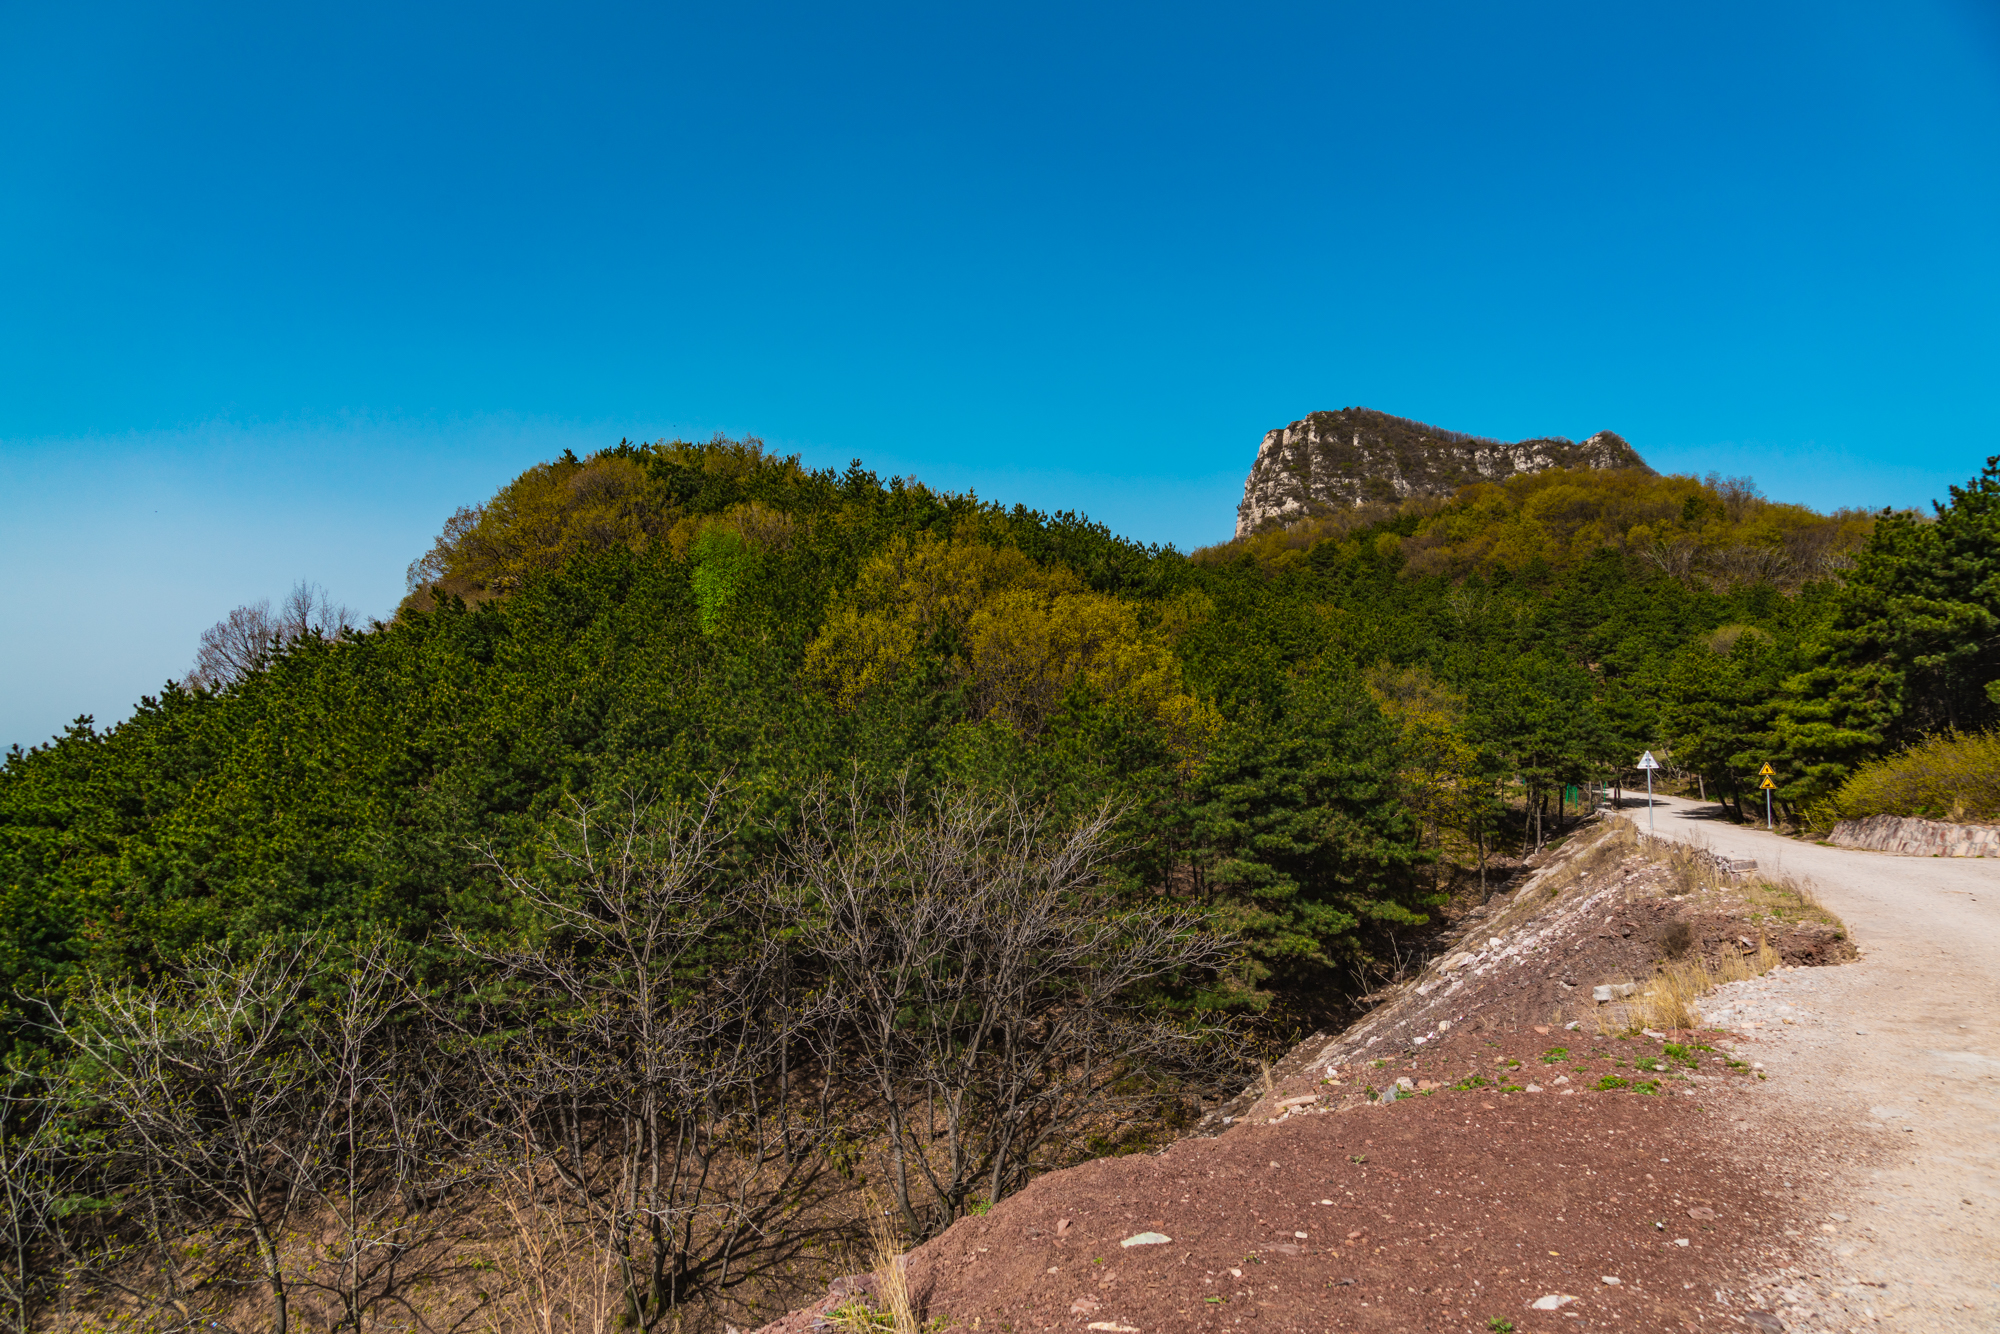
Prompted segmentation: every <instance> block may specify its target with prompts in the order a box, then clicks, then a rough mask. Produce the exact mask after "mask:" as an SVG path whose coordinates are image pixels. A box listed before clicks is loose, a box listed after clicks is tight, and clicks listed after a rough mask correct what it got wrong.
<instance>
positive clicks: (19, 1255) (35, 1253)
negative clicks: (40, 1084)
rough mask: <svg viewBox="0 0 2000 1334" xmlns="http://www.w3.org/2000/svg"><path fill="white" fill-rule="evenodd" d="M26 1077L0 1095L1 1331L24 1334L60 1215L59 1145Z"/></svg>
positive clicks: (46, 1108) (43, 1102) (44, 1105)
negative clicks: (3, 1304) (3, 1306)
mask: <svg viewBox="0 0 2000 1334" xmlns="http://www.w3.org/2000/svg"><path fill="white" fill-rule="evenodd" d="M50 1110H51V1108H50V1104H49V1100H48V1098H47V1097H45V1096H43V1095H42V1093H41V1091H40V1090H39V1089H38V1088H36V1087H34V1086H33V1085H32V1084H31V1083H30V1081H29V1079H28V1077H26V1076H15V1077H14V1081H13V1083H12V1084H11V1085H10V1086H9V1087H8V1088H7V1089H6V1090H5V1091H0V1302H4V1303H5V1309H4V1311H0V1330H6V1331H9V1334H28V1331H29V1330H31V1329H33V1328H34V1325H35V1316H36V1311H37V1307H38V1303H39V1300H40V1298H41V1297H42V1296H43V1295H44V1292H43V1288H44V1286H45V1285H44V1272H45V1271H44V1266H43V1264H42V1263H41V1262H42V1261H44V1260H45V1259H46V1258H47V1252H49V1251H51V1250H53V1249H54V1246H53V1244H52V1243H53V1241H54V1236H55V1230H56V1227H57V1225H58V1218H59V1216H60V1213H61V1205H62V1195H63V1192H62V1188H61V1180H60V1175H59V1173H60V1141H59V1139H58V1137H57V1135H56V1133H55V1132H56V1128H55V1125H54V1124H53V1122H52V1121H51V1120H50V1117H49V1112H50Z"/></svg>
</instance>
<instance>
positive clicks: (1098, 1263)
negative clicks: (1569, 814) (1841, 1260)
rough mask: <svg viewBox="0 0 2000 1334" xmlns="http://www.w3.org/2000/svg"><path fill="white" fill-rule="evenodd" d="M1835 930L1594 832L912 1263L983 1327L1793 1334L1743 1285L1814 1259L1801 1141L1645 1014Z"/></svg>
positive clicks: (1699, 1044)
mask: <svg viewBox="0 0 2000 1334" xmlns="http://www.w3.org/2000/svg"><path fill="white" fill-rule="evenodd" d="M1817 917H1823V914H1817V915H1816V914H1813V913H1811V912H1810V911H1809V910H1808V909H1807V908H1806V907H1805V906H1804V905H1800V904H1797V903H1794V904H1792V905H1791V906H1790V908H1787V907H1786V906H1785V905H1784V904H1783V903H1774V902H1773V900H1772V898H1771V896H1770V895H1768V894H1766V895H1763V896H1761V897H1760V895H1759V894H1758V893H1757V892H1756V891H1755V890H1754V889H1753V887H1752V886H1751V885H1750V884H1749V883H1748V882H1745V883H1744V884H1741V885H1739V884H1735V883H1732V882H1731V881H1730V878H1729V877H1727V876H1726V875H1718V874H1716V873H1715V868H1713V867H1703V866H1701V865H1696V864H1691V863H1689V862H1688V861H1687V860H1686V859H1685V858H1683V859H1680V860H1678V861H1677V860H1675V859H1674V858H1672V857H1662V856H1660V855H1657V854H1654V853H1648V852H1646V851H1643V850H1641V849H1640V848H1639V847H1638V846H1637V845H1636V844H1635V843H1634V841H1633V840H1632V838H1631V837H1630V836H1629V834H1628V833H1627V832H1624V831H1622V830H1621V829H1619V828H1602V829H1594V830H1590V831H1587V832H1586V834H1585V835H1584V836H1582V837H1579V838H1578V839H1576V840H1573V841H1572V843H1571V844H1570V845H1569V846H1568V847H1566V848H1565V849H1563V850H1561V851H1560V852H1559V853H1557V854H1556V855H1555V856H1554V857H1553V858H1552V859H1551V860H1550V861H1549V863H1548V864H1547V865H1545V866H1543V867H1542V868H1540V869H1539V870H1537V871H1536V872H1535V873H1534V875H1533V876H1532V877H1530V878H1529V879H1528V880H1527V881H1526V883H1525V884H1523V885H1522V886H1521V887H1520V888H1519V889H1517V890H1515V891H1513V892H1512V893H1510V894H1508V895H1505V896H1503V897H1501V898H1498V899H1496V900H1494V901H1493V902H1492V903H1491V904H1489V905H1488V907H1487V910H1486V911H1485V912H1483V913H1482V914H1480V915H1479V918H1478V920H1477V921H1476V922H1475V923H1474V924H1473V925H1472V927H1471V929H1470V930H1469V931H1467V932H1466V933H1465V935H1464V936H1463V937H1462V938H1461V939H1460V940H1459V942H1458V944H1457V947H1456V948H1454V949H1453V950H1451V951H1450V952H1449V953H1447V954H1446V955H1444V956H1443V957H1442V958H1440V959H1439V960H1437V961H1436V962H1434V963H1433V964H1432V965H1431V966H1430V967H1429V968H1427V969H1426V970H1425V971H1424V973H1423V974H1422V975H1421V976H1419V977H1418V978H1415V979H1413V980H1411V981H1410V982H1409V983H1407V984H1405V985H1404V986H1403V987H1401V988H1400V989H1399V990H1398V991H1397V993H1396V994H1394V995H1393V996H1392V997H1391V998H1389V999H1388V1000H1387V1001H1386V1002H1385V1003H1384V1004H1382V1005H1381V1006H1379V1007H1378V1008H1377V1009H1376V1010H1375V1011H1374V1012H1372V1013H1371V1014H1370V1015H1369V1016H1368V1017H1367V1018H1365V1019H1363V1020H1362V1021H1361V1022H1360V1023H1358V1024H1356V1025H1354V1026H1353V1027H1352V1028H1351V1029H1349V1030H1348V1031H1346V1032H1345V1033H1342V1034H1340V1035H1338V1036H1337V1037H1331V1038H1329V1037H1326V1036H1324V1035H1318V1036H1316V1037H1315V1038H1314V1039H1312V1040H1309V1041H1308V1042H1306V1043H1303V1044H1301V1045H1300V1047H1299V1048H1298V1049H1297V1050H1295V1051H1294V1052H1293V1053H1291V1054H1290V1055H1289V1056H1288V1057H1287V1058H1286V1059H1285V1060H1284V1061H1282V1062H1280V1063H1279V1065H1277V1066H1276V1067H1274V1068H1273V1069H1272V1071H1271V1073H1270V1076H1269V1077H1268V1079H1266V1080H1262V1081H1260V1082H1259V1084H1258V1085H1257V1086H1256V1087H1254V1088H1252V1089H1249V1090H1246V1091H1245V1093H1244V1094H1243V1095H1242V1096H1241V1097H1239V1098H1238V1099H1236V1100H1235V1101H1234V1102H1233V1103H1231V1104H1230V1105H1228V1106H1226V1107H1223V1108H1221V1109H1218V1110H1217V1111H1216V1112H1215V1113H1213V1114H1212V1115H1211V1117H1209V1118H1208V1119H1207V1120H1205V1121H1204V1123H1203V1125H1202V1126H1201V1127H1199V1128H1198V1129H1197V1131H1196V1132H1195V1133H1194V1134H1191V1135H1190V1136H1189V1137H1187V1138H1185V1139H1183V1140H1181V1141H1179V1142H1178V1143H1176V1144H1174V1145H1173V1146H1171V1147H1170V1148H1169V1149H1167V1150H1165V1151H1164V1152H1162V1153H1159V1154H1150V1155H1145V1156H1136V1157H1127V1158H1112V1159H1102V1160H1099V1161H1097V1162H1092V1163H1087V1164H1084V1165H1083V1166H1080V1167H1076V1168H1073V1169H1070V1170H1068V1171H1063V1172H1055V1173H1050V1174H1048V1175H1047V1176H1044V1177H1041V1178H1039V1179H1038V1180H1036V1181H1035V1182H1034V1183H1032V1184H1031V1185H1030V1186H1029V1187H1028V1188H1027V1189H1025V1190H1023V1191H1022V1192H1020V1193H1019V1194H1018V1195H1015V1196H1013V1197H1011V1198H1009V1199H1007V1200H1005V1201H1003V1202H1001V1204H999V1205H998V1206H997V1207H995V1208H994V1209H993V1210H992V1211H991V1213H989V1214H988V1215H986V1216H984V1217H977V1218H968V1219H965V1220H962V1221H961V1222H959V1223H958V1224H957V1225H955V1226H954V1227H952V1228H951V1229H950V1230H949V1231H947V1232H946V1233H945V1234H944V1235H943V1236H941V1237H938V1238H936V1239H934V1240H932V1241H931V1242H929V1243H927V1244H926V1245H924V1246H922V1247H919V1248H918V1249H917V1250H915V1251H913V1252H912V1253H911V1254H910V1255H909V1256H908V1257H907V1260H906V1267H907V1275H908V1279H909V1282H910V1285H911V1289H912V1293H913V1296H914V1298H915V1301H916V1305H917V1308H918V1310H919V1312H920V1314H922V1315H923V1316H925V1317H926V1318H928V1319H930V1320H932V1321H934V1322H936V1323H935V1326H934V1327H936V1328H942V1329H965V1330H977V1331H981V1332H982V1334H984V1331H988V1330H999V1331H1005V1332H1007V1334H1012V1332H1013V1331H1026V1330H1035V1329H1073V1330H1098V1331H1140V1332H1142V1334H1146V1332H1150V1331H1163V1330H1211V1329H1213V1330H1220V1329H1224V1328H1227V1327H1230V1326H1235V1325H1240V1324H1245V1323H1249V1324H1251V1325H1253V1326H1254V1327H1264V1328H1270V1329H1284V1330H1289V1329H1298V1330H1314V1331H1317V1330H1323V1329H1326V1328H1329V1327H1333V1328H1353V1329H1359V1330H1372V1329H1380V1330H1384V1331H1388V1330H1395V1331H1410V1330H1425V1331H1433V1330H1435V1331H1445V1330H1454V1331H1455V1330H1465V1331H1469V1332H1476V1331H1487V1330H1503V1329H1514V1330H1518V1331H1522V1334H1527V1332H1528V1331H1553V1330H1558V1329H1578V1328H1606V1327H1612V1328H1619V1329H1624V1330H1660V1329H1676V1328H1683V1327H1684V1328H1687V1329H1696V1328H1704V1327H1707V1326H1709V1325H1714V1324H1716V1323H1717V1322H1718V1321H1720V1322H1722V1325H1723V1327H1730V1326H1735V1327H1739V1328H1740V1327H1742V1325H1743V1322H1745V1321H1748V1322H1749V1323H1750V1325H1751V1327H1753V1328H1765V1329H1768V1328H1773V1327H1774V1326H1773V1325H1771V1324H1768V1323H1764V1322H1768V1321H1769V1320H1771V1319H1772V1317H1770V1316H1769V1315H1767V1314H1765V1313H1764V1312H1762V1311H1761V1310H1759V1309H1758V1304H1759V1302H1760V1301H1761V1300H1762V1298H1761V1297H1758V1296H1755V1295H1752V1293H1751V1289H1750V1287H1749V1278H1748V1276H1749V1275H1751V1274H1753V1273H1768V1272H1770V1271H1771V1270H1772V1269H1773V1268H1774V1267H1777V1266H1782V1265H1784V1264H1786V1263H1788V1262H1789V1261H1790V1260H1791V1259H1792V1258H1793V1257H1794V1253H1795V1248H1796V1246H1797V1245H1798V1244H1799V1243H1798V1238H1799V1237H1800V1236H1801V1235H1802V1234H1803V1231H1804V1227H1803V1225H1802V1224H1801V1222H1800V1220H1801V1219H1802V1218H1804V1217H1805V1216H1806V1214H1807V1213H1808V1212H1810V1210H1811V1208H1812V1205H1813V1201H1812V1200H1810V1199H1808V1198H1807V1197H1806V1196H1805V1195H1804V1194H1803V1193H1802V1192H1801V1191H1800V1190H1799V1189H1796V1188H1794V1187H1793V1186H1792V1183H1791V1182H1790V1181H1789V1180H1786V1179H1785V1174H1784V1172H1783V1169H1782V1167H1781V1164H1782V1163H1784V1162H1786V1161H1788V1160H1789V1157H1790V1156H1791V1155H1792V1154H1793V1153H1794V1152H1802V1151H1803V1150H1802V1148H1801V1147H1800V1146H1788V1145H1786V1144H1784V1143H1781V1142H1777V1141H1769V1142H1760V1143H1759V1144H1758V1145H1757V1147H1756V1149H1755V1150H1754V1151H1752V1150H1748V1149H1747V1148H1746V1147H1745V1146H1744V1145H1742V1144H1740V1143H1737V1142H1736V1141H1737V1140H1739V1139H1740V1137H1741V1130H1742V1126H1743V1125H1744V1124H1747V1123H1748V1121H1749V1120H1750V1119H1751V1118H1752V1117H1754V1115H1755V1109H1756V1107H1757V1105H1758V1102H1759V1099H1760V1098H1762V1097H1764V1096H1766V1089H1765V1086H1764V1085H1763V1083H1762V1082H1761V1076H1762V1072H1761V1071H1760V1070H1758V1069H1756V1068H1754V1067H1753V1063H1752V1062H1751V1061H1749V1060H1748V1059H1739V1058H1738V1057H1736V1056H1735V1055H1734V1054H1733V1044H1732V1039H1730V1037H1729V1036H1728V1035H1726V1034H1723V1033H1719V1032H1715V1031H1707V1030H1704V1031H1696V1030H1674V1031H1669V1030H1665V1029H1654V1030H1652V1031H1650V1032H1648V1031H1642V1030H1640V1029H1639V1028H1637V1027H1635V1025H1636V1024H1639V1023H1643V1021H1644V1014H1645V1013H1648V1012H1650V1011H1647V1010H1645V1009H1643V1008H1641V1007H1643V1006H1644V1005H1645V1004H1648V1003H1650V1002H1649V1001H1648V998H1647V995H1646V992H1645V987H1646V985H1647V984H1648V982H1649V980H1651V979H1652V978H1653V977H1654V976H1655V974H1656V973H1657V972H1658V971H1659V969H1660V967H1661V966H1662V965H1663V964H1664V963H1666V962H1667V956H1669V955H1671V956H1674V959H1675V962H1674V963H1673V964H1672V965H1671V967H1673V968H1678V969H1680V970H1681V971H1683V972H1685V971H1687V970H1688V969H1690V968H1693V967H1695V965H1696V963H1697V961H1701V962H1704V963H1707V962H1713V963H1714V964H1715V965H1716V966H1718V967H1725V968H1734V969H1736V970H1737V971H1738V973H1742V972H1743V971H1745V970H1749V971H1755V970H1757V969H1760V968H1764V967H1769V966H1772V965H1773V964H1778V966H1784V965H1782V964H1779V960H1780V959H1784V958H1790V959H1792V960H1795V961H1796V963H1795V965H1794V966H1797V965H1804V964H1810V963H1817V962H1835V961H1839V960H1840V959H1842V958H1845V957H1849V956H1851V954H1852V949H1851V947H1849V946H1848V945H1847V944H1846V942H1845V940H1844V938H1843V936H1842V933H1841V932H1840V931H1839V929H1838V927H1837V925H1836V924H1832V923H1828V922H1826V921H1824V920H1816V918H1817ZM1677 923H1684V924H1685V925H1684V926H1681V925H1677ZM1620 984H1629V985H1633V986H1635V988H1636V989H1635V991H1634V992H1633V994H1632V995H1630V996H1616V997H1615V998H1614V999H1613V1000H1612V1001H1611V1002H1609V1003H1606V1004H1600V1003H1599V1002H1598V1001H1597V1000H1595V999H1594V995H1595V989H1596V988H1597V987H1600V986H1616V985H1620ZM1751 1154H1754V1158H1753V1157H1752V1156H1748V1155H1751ZM855 1286H856V1285H854V1284H852V1283H848V1284H847V1285H846V1286H842V1287H840V1288H839V1289H838V1291H837V1292H836V1293H835V1294H834V1295H831V1296H829V1298H828V1299H827V1300H825V1301H823V1302H820V1303H818V1304H816V1305H815V1306H814V1307H812V1308H808V1309H807V1310H804V1311H799V1312H795V1313H793V1314H792V1315H791V1316H788V1317H786V1318H785V1319H784V1320H781V1321H779V1322H777V1323H775V1324H773V1325H771V1326H767V1327H766V1329H767V1331H769V1334H803V1332H804V1331H808V1330H815V1331H816V1330H825V1329H834V1328H842V1327H854V1326H852V1325H851V1324H850V1323H849V1322H846V1321H839V1320H836V1319H835V1317H834V1312H835V1310H836V1308H839V1307H841V1306H842V1305H843V1304H850V1303H852V1302H853V1300H854V1297H853V1296H852V1293H853V1291H854V1289H855ZM860 1286H861V1287H863V1288H865V1287H866V1284H865V1283H863V1284H861V1285H860Z"/></svg>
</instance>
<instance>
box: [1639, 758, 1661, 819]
mask: <svg viewBox="0 0 2000 1334" xmlns="http://www.w3.org/2000/svg"><path fill="white" fill-rule="evenodd" d="M1639 767H1640V768H1641V769H1644V770H1645V771H1646V837H1648V838H1651V837H1652V836H1653V770H1655V769H1657V768H1659V767H1660V762H1659V761H1658V760H1656V759H1654V758H1653V752H1652V751H1650V750H1649V751H1647V752H1646V753H1645V754H1644V755H1641V756H1640V757H1639Z"/></svg>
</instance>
